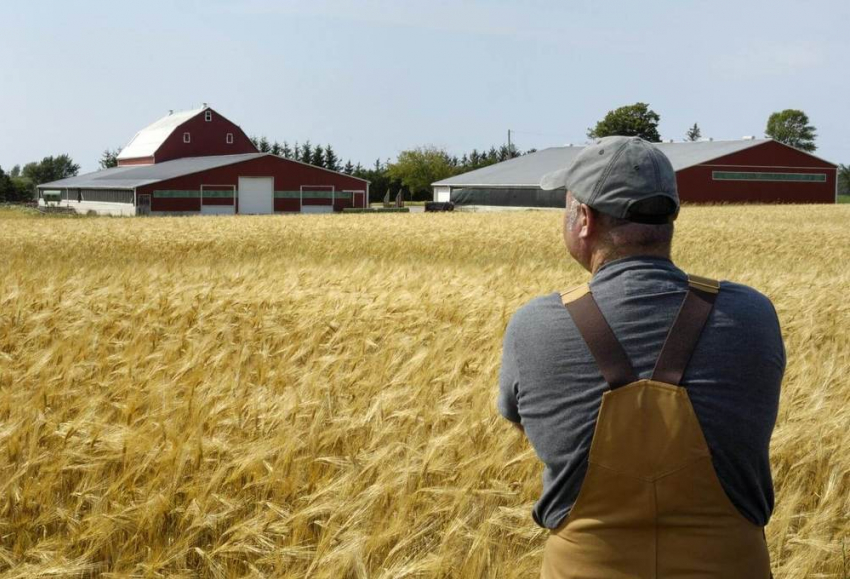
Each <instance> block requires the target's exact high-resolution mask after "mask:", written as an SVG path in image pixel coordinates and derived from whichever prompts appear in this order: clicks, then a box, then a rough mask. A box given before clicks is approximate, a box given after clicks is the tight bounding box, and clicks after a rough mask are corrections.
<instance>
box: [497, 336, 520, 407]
mask: <svg viewBox="0 0 850 579" xmlns="http://www.w3.org/2000/svg"><path fill="white" fill-rule="evenodd" d="M515 334H516V328H515V326H514V325H513V324H508V327H507V329H506V330H505V338H504V340H503V343H502V367H501V369H500V370H499V397H498V401H497V404H496V406H497V407H498V409H499V413H500V414H501V415H502V416H504V417H505V418H507V419H508V420H510V421H511V422H520V421H521V420H520V415H519V405H518V403H517V395H518V394H519V367H518V366H517V360H516V347H515V345H514V340H515V339H516V336H515Z"/></svg>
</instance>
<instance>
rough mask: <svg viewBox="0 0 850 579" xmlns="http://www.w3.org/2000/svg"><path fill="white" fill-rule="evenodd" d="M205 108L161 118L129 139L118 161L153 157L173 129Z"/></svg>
mask: <svg viewBox="0 0 850 579" xmlns="http://www.w3.org/2000/svg"><path fill="white" fill-rule="evenodd" d="M207 108H209V107H201V108H199V109H192V110H190V111H180V112H176V113H171V114H169V115H166V116H164V117H162V118H161V119H159V120H158V121H156V122H155V123H153V124H151V125H148V126H147V127H145V128H144V129H142V130H141V131H139V132H138V133H136V134H135V136H134V137H133V138H132V139H130V142H129V143H127V145H126V146H125V147H124V148H123V149H121V153H119V154H118V159H119V160H124V159H136V158H139V157H151V156H153V154H154V153H156V150H157V149H159V147H160V146H161V145H162V143H164V142H165V139H167V138H168V137H169V135H171V133H173V132H174V129H176V128H177V127H179V126H180V125H182V124H183V123H185V122H186V121H188V120H189V119H191V118H192V117H194V116H196V115H199V114H200V113H202V112H203V111H205V110H206V109H207Z"/></svg>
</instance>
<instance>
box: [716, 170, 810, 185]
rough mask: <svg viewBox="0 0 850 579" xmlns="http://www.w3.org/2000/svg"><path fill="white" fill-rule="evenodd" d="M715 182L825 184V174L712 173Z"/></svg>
mask: <svg viewBox="0 0 850 579" xmlns="http://www.w3.org/2000/svg"><path fill="white" fill-rule="evenodd" d="M711 178H712V179H714V180H715V181H793V182H798V183H811V182H815V183H825V182H826V173H764V172H750V173H747V172H735V171H712V172H711Z"/></svg>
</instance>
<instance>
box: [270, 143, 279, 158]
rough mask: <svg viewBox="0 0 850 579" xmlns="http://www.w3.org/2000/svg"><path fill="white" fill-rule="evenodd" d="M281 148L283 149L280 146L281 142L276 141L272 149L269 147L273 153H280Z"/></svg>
mask: <svg viewBox="0 0 850 579" xmlns="http://www.w3.org/2000/svg"><path fill="white" fill-rule="evenodd" d="M281 150H282V148H281V146H280V143H278V142H277V141H275V142H274V143H272V147H271V149H269V152H270V153H271V154H272V155H280V152H281Z"/></svg>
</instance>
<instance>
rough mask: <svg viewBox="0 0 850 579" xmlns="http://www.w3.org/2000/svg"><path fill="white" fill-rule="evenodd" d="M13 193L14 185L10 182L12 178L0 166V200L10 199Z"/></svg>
mask: <svg viewBox="0 0 850 579" xmlns="http://www.w3.org/2000/svg"><path fill="white" fill-rule="evenodd" d="M14 194H15V186H14V185H13V184H12V179H11V178H10V177H9V176H8V175H6V173H5V172H4V171H3V167H0V202H3V201H11V197H12V196H13V195H14Z"/></svg>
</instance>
